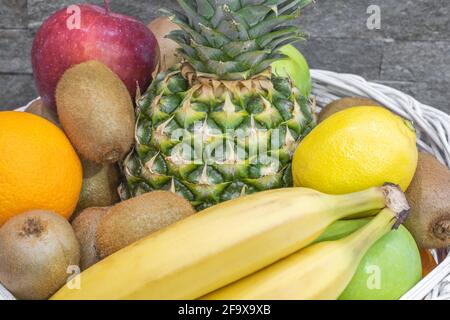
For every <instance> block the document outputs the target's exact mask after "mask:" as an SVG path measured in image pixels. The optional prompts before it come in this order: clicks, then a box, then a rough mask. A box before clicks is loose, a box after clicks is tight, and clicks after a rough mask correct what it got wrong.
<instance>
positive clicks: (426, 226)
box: [405, 152, 450, 248]
mask: <svg viewBox="0 0 450 320" xmlns="http://www.w3.org/2000/svg"><path fill="white" fill-rule="evenodd" d="M406 196H407V198H408V201H409V203H410V205H411V209H412V210H411V214H410V216H409V218H408V219H407V220H406V222H405V227H406V228H407V229H408V230H409V231H410V232H411V234H412V235H413V236H414V239H415V240H416V242H417V243H418V245H419V246H420V247H422V248H445V247H448V246H450V170H449V169H448V168H446V167H445V166H444V165H443V164H441V163H440V162H439V161H438V160H437V159H436V158H434V157H433V156H432V155H430V154H428V153H424V152H419V161H418V166H417V170H416V174H415V176H414V179H413V181H412V182H411V185H410V186H409V188H408V190H407V192H406Z"/></svg>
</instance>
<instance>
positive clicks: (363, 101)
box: [317, 97, 381, 123]
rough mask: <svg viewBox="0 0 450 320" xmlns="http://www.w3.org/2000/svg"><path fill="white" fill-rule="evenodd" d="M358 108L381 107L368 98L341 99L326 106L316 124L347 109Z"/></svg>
mask: <svg viewBox="0 0 450 320" xmlns="http://www.w3.org/2000/svg"><path fill="white" fill-rule="evenodd" d="M360 106H369V107H371V106H375V107H381V105H380V104H379V103H378V102H376V101H374V100H372V99H368V98H362V97H346V98H342V99H339V100H336V101H333V102H331V103H330V104H328V105H326V106H325V107H324V108H323V109H322V110H321V111H320V113H319V115H318V118H317V122H318V123H321V122H323V121H324V120H325V119H327V118H329V117H331V116H332V115H333V114H335V113H337V112H339V111H342V110H345V109H348V108H352V107H360Z"/></svg>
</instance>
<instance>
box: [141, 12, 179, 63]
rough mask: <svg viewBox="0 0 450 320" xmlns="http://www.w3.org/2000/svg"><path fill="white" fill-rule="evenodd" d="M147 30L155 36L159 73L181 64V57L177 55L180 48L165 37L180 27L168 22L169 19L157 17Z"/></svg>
mask: <svg viewBox="0 0 450 320" xmlns="http://www.w3.org/2000/svg"><path fill="white" fill-rule="evenodd" d="M148 28H149V29H150V31H152V33H153V34H154V35H155V37H156V40H157V41H158V46H159V51H160V71H166V70H167V69H169V68H170V67H172V66H173V65H175V64H177V63H179V62H181V57H180V56H179V55H177V52H176V51H177V49H178V48H180V46H179V45H178V44H177V43H176V42H175V41H173V40H171V39H169V38H166V36H167V35H168V34H169V33H170V32H171V31H174V30H180V27H179V26H178V25H177V24H175V23H173V22H172V21H170V19H169V17H159V18H156V19H155V20H153V21H152V22H150V23H149V24H148Z"/></svg>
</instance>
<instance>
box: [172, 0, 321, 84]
mask: <svg viewBox="0 0 450 320" xmlns="http://www.w3.org/2000/svg"><path fill="white" fill-rule="evenodd" d="M177 2H178V4H179V6H180V8H181V9H182V11H183V12H180V11H177V10H172V11H166V10H163V12H165V13H166V14H168V15H169V17H170V19H171V20H172V22H174V23H176V24H178V26H179V27H180V28H181V30H176V31H172V32H171V33H170V34H169V35H168V36H167V37H168V38H170V39H172V40H173V41H175V42H176V43H178V44H179V46H180V48H179V49H178V52H179V54H180V55H181V56H182V57H183V58H184V59H185V60H186V61H187V62H188V63H190V64H191V65H192V66H193V68H194V69H195V70H196V71H198V72H200V73H202V74H203V75H205V76H210V77H212V78H218V79H221V80H241V79H249V78H250V77H252V76H254V75H257V74H259V73H261V72H262V71H263V70H265V69H267V68H268V67H269V66H270V64H271V63H272V62H274V61H276V60H278V59H281V58H284V55H282V54H280V53H279V52H278V49H280V48H281V47H282V46H284V45H287V44H290V43H293V42H297V41H300V40H303V39H304V33H302V32H301V31H300V30H299V29H298V27H296V26H293V25H292V21H293V20H294V19H296V18H297V17H298V16H299V14H300V10H301V9H302V8H304V7H305V6H307V5H308V4H310V3H311V2H312V0H177Z"/></svg>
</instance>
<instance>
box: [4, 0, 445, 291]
mask: <svg viewBox="0 0 450 320" xmlns="http://www.w3.org/2000/svg"><path fill="white" fill-rule="evenodd" d="M310 2H311V1H310V0H283V1H278V0H258V1H254V0H240V1H233V0H227V1H216V0H203V1H194V0H178V3H179V5H180V7H181V9H180V10H179V11H176V12H174V13H170V12H167V17H162V18H159V19H156V20H155V21H152V22H151V23H150V24H149V26H145V25H144V24H142V23H140V22H138V21H136V20H134V19H132V18H130V17H126V16H122V15H119V14H115V13H112V12H110V10H109V5H108V1H105V7H104V8H100V7H97V6H93V5H88V4H79V5H77V6H78V7H79V9H80V10H79V12H78V11H77V12H78V13H79V14H80V17H81V19H79V25H76V24H69V23H68V21H72V20H73V18H74V17H73V16H72V15H73V14H74V13H73V12H72V11H70V10H67V9H65V8H64V9H62V10H60V11H58V12H56V13H55V14H53V15H52V16H51V17H50V18H48V19H47V20H46V21H45V22H44V24H43V25H42V26H41V28H40V30H39V31H38V33H37V35H36V38H35V40H34V44H33V52H32V62H33V69H34V75H35V78H36V85H37V88H38V90H39V93H40V96H41V99H39V100H37V101H35V102H34V103H33V104H32V105H31V106H30V107H29V108H28V109H27V110H26V111H27V112H13V111H9V112H6V111H5V112H0V128H2V130H1V131H0V189H1V190H2V192H1V194H0V283H1V284H2V285H4V286H5V287H6V288H7V289H8V290H10V291H11V292H12V293H13V294H14V295H15V296H16V297H17V298H19V299H48V298H52V299H398V298H400V297H401V296H402V295H403V294H405V293H406V292H407V291H408V290H409V289H411V288H412V287H413V286H414V285H415V284H416V283H417V282H418V281H420V280H421V279H422V277H423V276H424V275H426V274H427V273H429V272H430V271H431V270H432V269H433V268H434V267H435V262H434V259H433V257H432V256H431V255H430V253H429V252H430V251H429V249H431V248H446V247H448V246H450V198H449V197H448V195H449V193H450V171H449V170H448V169H447V168H446V167H445V166H444V165H442V164H441V163H440V162H439V161H438V160H437V159H436V158H434V157H433V156H431V155H429V154H426V153H423V152H419V151H418V149H417V146H416V133H415V130H414V127H413V124H412V123H411V122H409V121H407V120H405V119H402V118H401V117H399V116H398V115H395V114H393V113H392V112H390V111H389V110H388V109H387V108H385V107H384V106H381V105H379V104H378V103H377V102H376V101H372V100H369V99H365V98H352V97H349V98H345V99H341V100H338V101H335V102H333V103H331V104H330V105H328V106H327V107H325V108H324V109H322V110H321V111H320V113H319V114H318V115H317V114H316V111H317V110H315V109H316V108H315V105H314V101H313V99H312V97H310V91H311V78H310V75H309V69H308V65H307V63H306V61H305V59H304V58H303V56H302V55H301V53H300V52H299V51H297V49H295V47H293V46H292V43H294V42H296V41H299V40H302V39H303V34H302V33H301V32H300V31H299V29H298V28H297V27H296V26H294V25H292V24H291V21H292V20H294V19H295V18H296V17H297V16H298V14H299V12H300V10H301V9H302V8H303V7H304V6H306V5H307V4H309V3H310ZM78 13H75V14H78ZM402 224H404V226H403V225H402Z"/></svg>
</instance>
